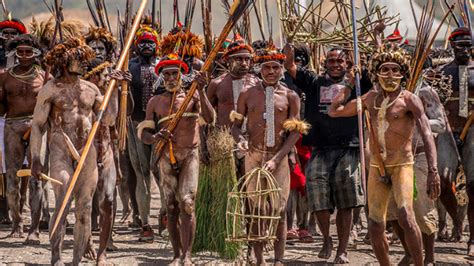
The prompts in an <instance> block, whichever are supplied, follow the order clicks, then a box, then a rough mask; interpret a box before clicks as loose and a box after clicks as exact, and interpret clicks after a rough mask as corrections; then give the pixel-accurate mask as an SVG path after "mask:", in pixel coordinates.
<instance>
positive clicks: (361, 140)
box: [351, 0, 367, 191]
mask: <svg viewBox="0 0 474 266" xmlns="http://www.w3.org/2000/svg"><path fill="white" fill-rule="evenodd" d="M351 13H352V38H353V39H354V40H353V42H354V72H355V87H356V95H357V122H358V125H359V154H360V168H361V169H360V172H361V180H362V187H363V188H364V191H367V187H366V182H365V177H366V176H365V154H364V150H365V149H364V146H365V145H364V120H363V112H362V99H361V90H360V73H359V71H358V69H360V66H359V44H358V39H357V24H356V17H355V3H354V0H351Z"/></svg>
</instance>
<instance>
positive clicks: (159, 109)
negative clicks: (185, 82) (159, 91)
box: [154, 94, 195, 119]
mask: <svg viewBox="0 0 474 266" xmlns="http://www.w3.org/2000/svg"><path fill="white" fill-rule="evenodd" d="M159 97H160V98H159V99H158V100H157V101H155V106H154V112H155V116H156V117H157V118H158V119H161V118H163V117H166V116H169V115H171V114H174V113H176V112H177V111H178V110H179V109H180V107H181V105H183V103H184V100H185V95H184V94H180V95H177V96H176V97H174V99H173V97H172V96H171V95H169V96H168V95H166V96H159ZM194 105H195V99H194V98H193V99H192V100H191V102H190V103H189V104H188V106H187V108H186V111H185V112H191V111H193V110H194V109H195V108H194Z"/></svg>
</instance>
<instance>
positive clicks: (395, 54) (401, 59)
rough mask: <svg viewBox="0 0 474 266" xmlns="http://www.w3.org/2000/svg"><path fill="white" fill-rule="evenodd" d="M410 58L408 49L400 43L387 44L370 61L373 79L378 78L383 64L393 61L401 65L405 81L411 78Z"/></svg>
mask: <svg viewBox="0 0 474 266" xmlns="http://www.w3.org/2000/svg"><path fill="white" fill-rule="evenodd" d="M410 60H411V57H410V55H409V54H408V53H407V51H406V50H405V49H403V48H400V47H399V46H398V45H393V44H386V45H385V46H384V47H382V50H381V51H377V52H376V53H375V54H374V55H373V57H372V59H371V60H370V63H369V71H370V74H371V77H372V81H375V80H377V75H376V74H377V72H378V71H379V68H380V66H381V65H382V64H384V63H388V62H392V63H396V64H398V65H399V66H400V70H401V73H402V75H403V79H402V82H403V81H406V80H408V79H409V78H410Z"/></svg>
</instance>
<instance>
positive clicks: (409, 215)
mask: <svg viewBox="0 0 474 266" xmlns="http://www.w3.org/2000/svg"><path fill="white" fill-rule="evenodd" d="M381 49H382V50H381V51H379V52H377V53H376V54H374V56H373V58H372V60H371V62H370V65H369V69H370V71H371V74H372V75H373V76H372V77H373V81H374V83H375V87H376V88H374V89H373V90H371V91H369V92H368V93H366V94H365V95H364V96H363V97H362V102H363V106H364V108H366V109H367V110H368V113H369V114H370V125H372V126H370V125H369V130H370V131H371V138H370V151H371V154H370V156H371V158H370V170H369V178H368V188H367V191H368V208H369V232H370V237H371V242H372V247H373V249H374V252H375V255H376V257H377V260H378V261H379V263H380V264H381V265H390V258H389V253H388V242H387V238H386V237H385V234H384V232H385V222H386V216H387V208H388V204H389V200H390V198H391V197H393V198H394V199H395V203H396V205H397V215H398V222H399V224H400V226H401V228H402V229H403V231H404V239H405V241H406V245H407V247H408V249H409V250H410V255H411V256H412V258H413V262H414V263H415V265H423V253H422V250H421V247H422V242H421V233H420V229H419V227H418V225H417V224H416V221H415V215H414V213H413V193H414V180H413V178H414V175H413V172H414V170H413V163H414V155H413V154H414V151H413V148H412V143H413V137H414V136H413V135H414V130H415V128H416V129H417V130H418V132H419V134H420V135H421V139H422V140H423V144H424V149H425V155H426V161H427V166H428V170H427V171H428V173H427V178H426V182H427V183H426V190H425V191H421V193H427V194H428V195H429V198H430V199H431V200H434V199H436V198H437V197H438V196H439V194H440V179H439V175H438V169H437V162H436V146H435V142H434V138H433V135H432V133H431V129H430V124H429V120H428V118H427V117H426V114H425V111H424V108H423V103H422V102H421V100H420V99H419V98H418V97H417V96H416V95H414V94H413V93H411V92H409V91H407V90H404V89H403V85H401V84H402V82H403V83H405V82H406V80H407V79H408V78H409V73H410V71H409V60H410V57H409V56H408V55H407V54H406V52H405V51H404V50H403V49H401V48H398V47H394V46H391V45H390V44H389V46H386V47H384V49H383V48H381ZM351 91H352V89H345V90H343V91H342V92H341V93H339V94H338V95H337V96H336V98H335V99H334V100H333V102H332V104H331V107H330V110H329V115H330V116H332V117H344V116H354V115H356V114H357V101H356V100H351V101H349V102H347V98H348V96H349V95H350V93H351ZM346 102H347V103H346ZM415 125H416V126H415ZM385 171H386V173H385Z"/></svg>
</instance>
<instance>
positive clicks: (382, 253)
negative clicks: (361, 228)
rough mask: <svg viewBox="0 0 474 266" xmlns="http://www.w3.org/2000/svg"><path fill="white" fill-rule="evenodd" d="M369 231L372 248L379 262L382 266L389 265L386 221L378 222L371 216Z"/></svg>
mask: <svg viewBox="0 0 474 266" xmlns="http://www.w3.org/2000/svg"><path fill="white" fill-rule="evenodd" d="M369 233H370V241H371V243H372V248H373V250H374V253H375V256H376V257H377V260H378V262H379V263H380V265H382V266H389V265H390V257H389V256H388V241H387V237H386V236H385V225H384V223H383V222H382V223H377V222H375V221H373V220H372V219H371V218H369Z"/></svg>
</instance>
